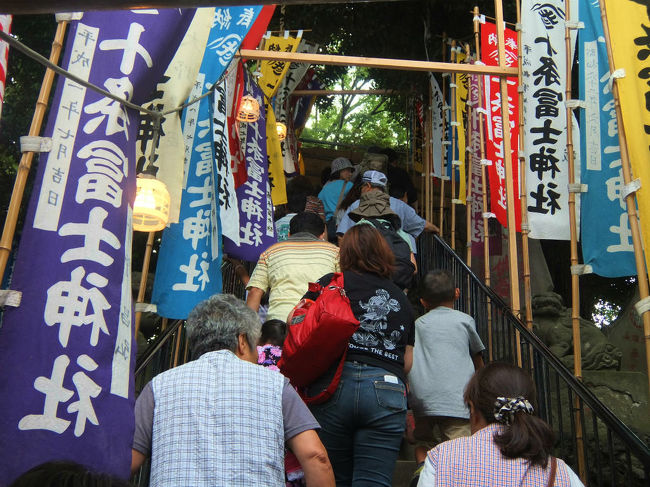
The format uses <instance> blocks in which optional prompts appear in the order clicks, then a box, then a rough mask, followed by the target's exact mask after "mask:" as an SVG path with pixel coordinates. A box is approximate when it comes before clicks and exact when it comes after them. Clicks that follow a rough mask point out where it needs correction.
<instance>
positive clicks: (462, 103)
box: [452, 52, 469, 204]
mask: <svg viewBox="0 0 650 487" xmlns="http://www.w3.org/2000/svg"><path fill="white" fill-rule="evenodd" d="M463 61H465V53H463V52H459V53H457V54H456V62H457V63H462V62H463ZM455 79H456V81H455V82H456V121H457V122H458V123H459V124H460V125H458V126H457V127H456V128H457V129H458V138H457V142H456V147H457V150H458V159H457V160H459V161H460V166H457V167H458V179H459V180H460V181H459V185H458V199H459V200H460V202H461V203H462V204H465V200H466V197H467V195H466V194H465V193H467V190H466V189H465V146H466V142H465V124H464V123H463V115H464V114H465V110H466V107H467V93H468V92H469V90H468V81H469V76H468V75H467V73H460V74H457V75H456V76H455ZM453 197H454V196H453V195H452V198H453Z"/></svg>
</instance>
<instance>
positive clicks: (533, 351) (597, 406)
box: [418, 235, 650, 485]
mask: <svg viewBox="0 0 650 487" xmlns="http://www.w3.org/2000/svg"><path fill="white" fill-rule="evenodd" d="M418 247H419V252H418V260H419V261H418V268H419V269H420V272H421V274H423V273H425V272H427V271H428V270H431V269H432V268H434V267H442V268H451V267H453V269H454V271H456V272H455V274H456V279H457V281H459V282H460V285H459V287H460V288H461V298H460V299H458V300H457V305H458V307H459V309H461V310H462V309H463V308H464V307H469V306H471V307H472V309H473V310H475V311H476V313H477V314H479V315H481V317H487V311H486V310H485V309H479V308H480V307H481V305H484V307H485V308H487V303H488V302H489V303H490V306H491V317H492V318H494V319H496V320H497V321H499V323H497V324H494V323H493V324H492V333H493V338H494V339H495V341H496V345H495V346H494V347H493V354H495V355H496V357H495V359H504V358H506V359H509V360H511V361H512V360H514V357H513V353H512V351H511V350H510V345H512V341H513V339H514V337H513V336H512V333H511V332H508V330H507V329H504V328H503V326H502V325H503V323H502V321H503V320H502V319H505V321H506V326H508V325H509V326H511V327H512V329H513V330H515V331H516V332H518V333H519V337H520V338H519V339H520V342H519V343H520V346H521V349H522V356H524V357H523V358H524V359H527V362H528V365H529V366H530V367H531V368H534V369H540V370H541V371H540V370H536V372H537V375H534V377H536V379H539V380H538V382H539V384H538V388H542V389H541V390H540V393H539V394H538V395H539V402H540V404H541V408H540V409H543V412H544V415H546V416H547V418H548V419H549V420H552V419H553V413H555V414H556V417H557V419H558V424H556V425H555V426H556V427H558V428H559V432H560V436H561V438H564V436H565V435H566V432H565V431H564V429H565V428H567V426H569V428H568V429H570V430H572V432H575V431H576V424H574V423H575V421H574V419H575V417H574V415H573V414H570V415H569V416H570V424H569V425H566V424H562V414H561V413H562V404H561V401H562V398H561V390H560V379H561V381H562V382H563V383H564V384H565V385H566V387H567V388H568V390H567V395H568V397H569V404H572V401H573V400H572V398H573V396H574V395H575V396H577V397H578V398H579V399H580V401H581V403H580V406H579V409H580V411H581V413H582V414H581V417H580V426H581V427H582V430H583V431H586V423H585V417H584V416H585V415H584V408H585V406H586V407H587V408H589V409H590V410H591V414H592V422H593V429H592V431H593V441H594V442H595V444H596V445H597V446H598V447H600V441H599V437H598V434H599V433H598V423H597V421H598V420H599V421H601V422H602V423H603V424H604V425H605V427H606V428H607V437H608V446H609V452H610V464H611V467H610V468H611V474H612V479H614V478H615V473H616V472H615V467H614V465H613V463H614V456H613V452H614V448H613V446H612V445H613V439H612V434H613V435H614V436H616V437H617V438H618V440H620V441H621V442H622V443H623V444H624V445H625V447H626V451H625V454H626V466H627V468H626V471H625V482H626V483H625V484H621V485H631V484H630V483H628V481H629V479H628V477H630V475H631V471H632V466H631V461H630V455H633V456H634V457H635V458H636V459H638V460H639V461H640V462H641V463H642V464H643V469H644V470H645V479H646V480H649V479H650V448H648V445H646V444H645V443H644V442H643V441H642V440H641V439H640V438H639V437H638V436H637V435H636V434H635V433H634V432H633V431H632V430H630V428H629V427H628V426H627V425H625V424H624V423H622V422H621V421H620V420H619V419H618V417H616V415H615V414H614V413H613V412H612V411H611V410H610V409H609V408H608V407H607V406H605V405H604V404H603V403H602V402H601V401H600V400H599V399H598V398H597V397H596V396H595V395H594V394H593V392H592V391H591V390H589V389H588V388H587V387H586V386H585V385H584V384H583V383H582V382H581V381H579V380H578V379H576V377H575V376H574V375H573V374H572V373H571V371H570V370H569V369H567V368H566V366H565V365H564V364H563V363H562V362H561V361H560V360H559V358H558V357H557V356H555V355H554V354H553V353H552V352H551V351H550V350H549V349H548V347H547V346H546V345H545V344H544V343H543V342H542V341H541V340H540V339H539V337H538V336H537V335H535V334H534V333H533V332H531V331H530V330H529V329H528V328H527V327H526V325H525V324H524V323H523V322H522V321H521V320H520V319H519V318H518V317H517V316H515V315H514V314H513V313H512V310H511V308H510V307H509V306H508V305H507V304H506V303H505V302H504V301H503V299H502V298H501V297H500V296H498V295H497V294H496V293H495V292H494V291H493V290H492V289H490V288H488V287H487V286H486V285H485V284H484V283H483V282H482V281H481V280H480V279H479V278H478V277H477V276H476V275H475V274H474V273H473V271H472V270H471V269H470V268H469V267H468V266H467V265H466V264H465V262H464V261H463V260H462V259H461V258H460V257H459V256H458V255H457V254H456V253H455V252H454V251H453V249H451V247H450V246H449V245H448V244H447V243H446V242H444V241H443V240H442V239H441V238H439V237H438V236H437V235H422V236H421V237H420V239H419V241H418ZM436 264H437V265H436ZM467 278H469V281H470V282H469V283H467V282H466V279H467ZM470 287H471V291H470V290H469V289H468V288H470ZM472 291H473V292H472ZM467 292H469V294H470V295H471V296H469V295H468V296H463V295H464V294H466V293H467ZM469 297H471V298H472V299H465V298H469ZM470 303H471V304H470ZM467 311H468V312H469V314H473V313H472V312H471V310H467ZM474 318H475V319H476V321H477V325H479V319H477V316H474ZM478 327H479V332H480V331H481V329H482V328H483V329H484V328H486V327H487V325H486V324H485V323H481V324H480V325H479V326H478ZM494 335H496V337H495V336H494ZM528 347H530V350H527V349H528ZM548 367H550V368H551V369H552V370H553V371H554V372H555V374H556V377H555V382H556V387H555V390H553V388H552V386H553V384H552V383H551V382H552V381H551V377H550V371H549V369H548ZM553 395H554V396H555V399H556V400H557V401H558V409H557V411H553V410H552V408H551V405H552V399H551V397H552V396H553ZM556 429H557V428H556ZM589 446H591V445H589ZM575 447H576V445H575V444H574V448H575ZM597 455H599V453H598V452H597ZM598 460H599V458H598V457H597V458H596V460H595V461H594V462H592V463H595V465H593V464H592V465H591V466H592V467H593V466H597V480H598V482H597V483H598V485H604V484H602V480H601V479H602V473H601V464H600V462H599V461H598ZM585 462H586V464H587V467H588V466H589V463H590V462H589V455H585ZM587 470H588V468H587ZM630 478H631V477H630ZM611 485H615V482H614V483H612V484H611Z"/></svg>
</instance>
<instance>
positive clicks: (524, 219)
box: [516, 0, 533, 367]
mask: <svg viewBox="0 0 650 487" xmlns="http://www.w3.org/2000/svg"><path fill="white" fill-rule="evenodd" d="M516 3H517V25H521V0H517V2H516ZM517 46H519V48H518V49H517V71H518V82H519V86H523V59H522V58H523V56H522V50H521V29H518V30H517ZM519 181H520V184H521V186H520V188H519V197H520V198H521V252H522V254H523V258H524V259H523V260H524V271H523V272H524V276H523V277H524V306H525V307H526V328H528V329H529V330H530V331H533V304H532V303H533V295H532V291H531V287H530V254H529V250H528V233H529V231H530V230H529V228H528V203H527V196H528V195H527V194H526V156H525V154H524V93H523V92H522V91H521V90H519ZM531 367H532V362H531Z"/></svg>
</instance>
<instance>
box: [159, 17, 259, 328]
mask: <svg viewBox="0 0 650 487" xmlns="http://www.w3.org/2000/svg"><path fill="white" fill-rule="evenodd" d="M260 10H261V7H259V6H256V7H222V8H217V9H216V10H215V17H214V21H213V24H212V29H211V30H210V35H209V38H208V42H207V46H206V50H205V54H204V56H203V61H202V63H201V68H200V69H199V74H198V77H197V81H196V83H195V85H194V89H193V90H192V93H191V94H190V99H195V98H198V97H199V96H201V95H202V94H204V93H206V92H207V91H208V90H209V89H211V88H212V87H213V86H214V84H215V83H216V82H217V81H218V80H219V78H220V77H221V75H222V74H223V73H224V71H225V70H226V68H227V67H228V65H229V64H230V62H231V61H232V59H233V56H234V54H235V52H236V51H237V49H238V48H239V46H240V44H241V42H242V40H243V38H244V37H246V33H247V32H248V30H249V29H250V27H251V26H252V25H253V22H254V21H255V18H256V17H257V15H258V14H259V12H260ZM222 83H225V81H222ZM224 86H225V85H224ZM219 90H222V91H221V92H223V91H225V88H219ZM213 105H214V98H213V97H211V96H206V97H204V98H202V99H201V101H200V102H199V103H195V104H193V105H190V106H189V107H187V108H186V109H185V110H184V112H183V121H182V125H183V136H184V140H185V179H184V181H183V193H182V197H181V209H180V217H179V223H177V224H171V225H169V227H167V228H166V229H165V231H164V233H163V239H162V244H161V247H160V255H159V257H158V263H157V268H156V277H155V280H154V287H153V297H152V302H153V303H154V304H156V306H157V309H158V314H159V315H161V316H165V317H167V318H173V319H185V318H187V316H188V314H189V312H190V311H191V310H192V308H194V306H196V304H197V303H199V302H200V301H202V300H204V299H207V298H208V297H210V296H212V295H213V294H216V293H220V292H221V284H222V282H221V260H222V255H221V234H222V232H223V233H224V234H226V233H228V227H227V226H226V229H225V231H224V227H223V225H222V223H221V222H222V221H223V220H222V219H224V218H225V221H226V222H227V223H226V225H231V226H233V227H234V228H235V230H234V231H236V232H238V231H239V225H238V224H237V223H235V225H232V220H235V221H237V219H238V216H239V214H238V211H237V201H236V196H235V191H234V183H232V170H231V168H230V154H229V150H228V146H227V137H224V136H225V134H227V132H226V128H227V127H226V126H225V125H224V124H225V120H226V118H225V111H224V114H223V116H219V117H217V119H215V112H214V106H213ZM224 107H225V100H224ZM215 130H216V131H217V132H218V134H219V142H216V137H217V134H215ZM224 139H225V142H224ZM224 144H226V145H225V146H224ZM228 176H229V178H228ZM229 183H231V184H229ZM223 213H226V215H224V214H223Z"/></svg>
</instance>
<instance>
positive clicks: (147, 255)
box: [135, 232, 156, 338]
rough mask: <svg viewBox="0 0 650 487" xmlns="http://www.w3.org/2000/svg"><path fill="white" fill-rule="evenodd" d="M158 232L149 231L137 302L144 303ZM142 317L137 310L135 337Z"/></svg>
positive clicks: (140, 312)
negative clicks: (155, 238) (154, 242)
mask: <svg viewBox="0 0 650 487" xmlns="http://www.w3.org/2000/svg"><path fill="white" fill-rule="evenodd" d="M155 235H156V232H149V236H148V237H147V245H146V247H145V251H144V258H143V259H142V275H141V276H140V288H139V289H138V297H137V299H136V301H135V302H136V304H137V303H144V296H145V293H146V291H147V277H148V274H149V263H150V262H151V251H152V249H153V241H154V237H155ZM141 319H142V311H136V313H135V337H136V338H137V337H138V332H139V331H140V320H141Z"/></svg>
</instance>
